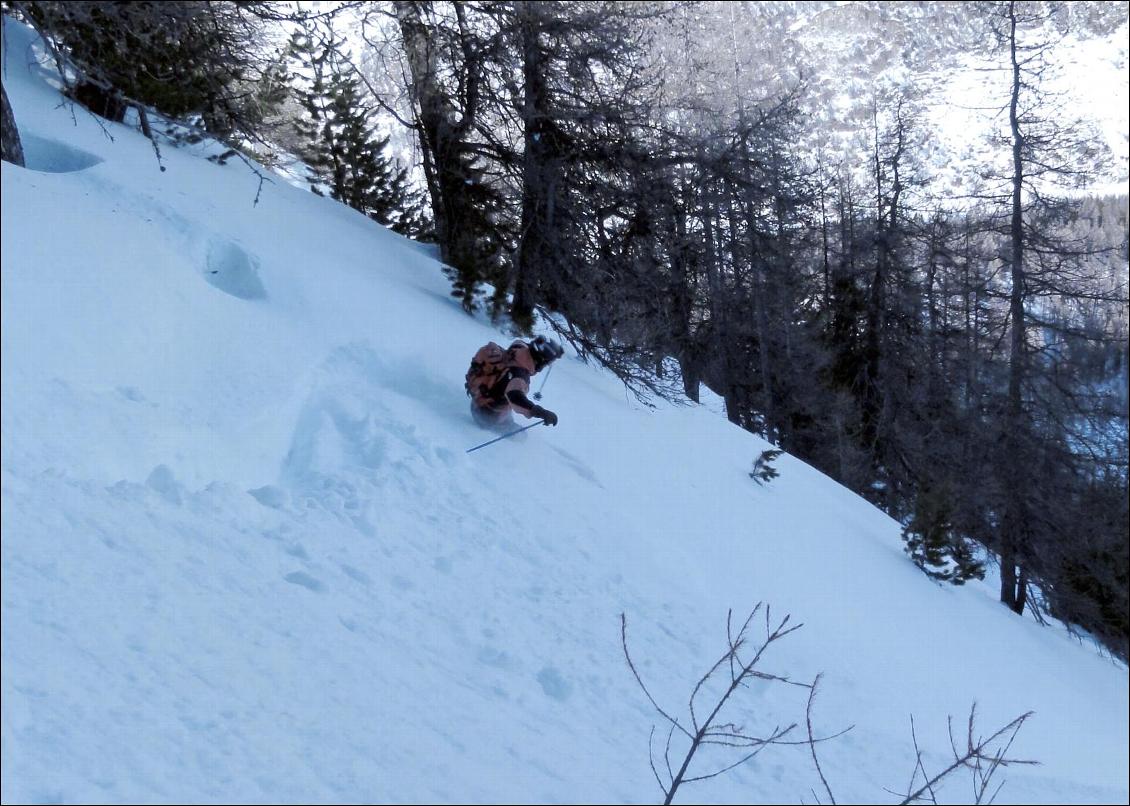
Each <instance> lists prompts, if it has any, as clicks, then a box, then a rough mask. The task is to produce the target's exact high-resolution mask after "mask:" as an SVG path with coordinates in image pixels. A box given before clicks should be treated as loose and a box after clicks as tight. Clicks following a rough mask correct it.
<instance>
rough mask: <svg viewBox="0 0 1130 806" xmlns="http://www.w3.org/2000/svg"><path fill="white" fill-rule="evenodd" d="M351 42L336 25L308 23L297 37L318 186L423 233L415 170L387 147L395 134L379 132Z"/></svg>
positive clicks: (303, 134)
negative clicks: (411, 174)
mask: <svg viewBox="0 0 1130 806" xmlns="http://www.w3.org/2000/svg"><path fill="white" fill-rule="evenodd" d="M344 46H345V43H344V41H343V40H342V39H341V38H340V37H338V36H337V35H336V34H335V33H334V32H333V30H332V28H327V29H326V30H325V31H324V32H321V33H320V34H319V33H316V32H314V31H312V30H310V29H307V30H302V31H299V32H297V33H295V34H294V36H293V37H292V39H291V52H292V54H293V55H294V58H295V59H296V61H297V62H298V64H299V65H300V73H301V75H300V76H299V77H298V82H299V86H298V88H297V92H298V98H299V103H300V104H301V106H302V108H303V110H304V111H305V113H306V114H305V116H304V117H303V118H302V119H300V120H298V121H296V122H295V129H296V132H297V133H298V135H299V137H300V138H301V139H302V141H303V145H302V148H301V151H300V153H299V156H300V157H301V158H302V159H303V160H304V161H305V162H306V165H307V166H308V168H309V170H310V176H309V181H310V188H311V190H313V191H314V192H315V193H318V194H328V195H329V196H330V197H331V198H334V199H337V200H338V201H340V202H343V203H344V204H347V205H349V206H350V207H352V208H353V209H355V210H357V211H359V212H361V213H364V214H365V215H367V216H369V217H370V218H372V219H373V220H374V221H376V222H378V223H380V224H382V225H384V226H386V227H389V228H390V229H392V230H394V231H396V232H399V233H401V234H403V235H413V236H414V235H420V234H421V233H423V232H424V231H425V230H426V228H427V222H426V220H425V218H424V214H423V204H422V199H421V197H420V195H419V194H418V193H416V192H415V191H414V190H413V189H412V187H411V185H410V183H409V180H408V169H407V168H404V167H401V166H400V165H399V164H398V163H397V161H396V160H395V158H393V157H391V156H389V155H388V154H387V151H388V145H389V136H388V135H385V136H384V137H381V136H380V135H378V134H377V130H376V124H375V123H374V122H373V111H374V110H373V106H372V105H371V104H370V103H368V101H367V100H366V96H365V90H364V88H363V86H362V81H361V78H360V76H359V75H358V74H357V70H356V68H354V66H353V65H352V63H351V62H350V61H349V60H348V58H347V57H346V56H345V55H344V53H345V51H344Z"/></svg>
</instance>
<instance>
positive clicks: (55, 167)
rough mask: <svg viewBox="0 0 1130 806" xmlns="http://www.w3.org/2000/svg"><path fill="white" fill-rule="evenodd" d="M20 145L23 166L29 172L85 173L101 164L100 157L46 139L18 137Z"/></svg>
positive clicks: (57, 141) (32, 135)
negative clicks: (22, 152) (22, 154)
mask: <svg viewBox="0 0 1130 806" xmlns="http://www.w3.org/2000/svg"><path fill="white" fill-rule="evenodd" d="M20 144H21V145H22V146H23V150H24V165H25V166H26V167H27V169H28V170H30V171H40V172H42V173H51V174H65V173H72V172H74V171H85V170H86V169H87V168H92V167H94V166H95V165H97V164H98V163H100V162H102V158H101V157H96V156H94V155H93V154H91V153H90V152H88V151H83V150H82V149H81V148H75V147H74V146H70V145H67V144H66V143H63V142H60V141H59V140H53V139H51V138H48V137H37V136H35V135H34V134H25V135H22V136H21V137H20Z"/></svg>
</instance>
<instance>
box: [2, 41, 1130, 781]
mask: <svg viewBox="0 0 1130 806" xmlns="http://www.w3.org/2000/svg"><path fill="white" fill-rule="evenodd" d="M5 31H6V36H7V43H6V50H7V54H6V72H5V74H4V84H5V87H6V89H7V91H8V94H9V97H10V100H11V103H12V106H13V108H14V111H15V115H16V120H17V123H18V124H19V126H20V129H21V132H22V134H23V136H24V142H25V144H27V145H28V152H29V168H28V169H23V168H18V167H14V166H12V165H10V164H8V163H4V165H3V183H2V188H3V241H2V244H3V245H2V249H3V252H2V255H3V269H2V272H0V277H2V323H3V333H2V356H0V357H2V367H3V376H2V380H3V384H2V502H3V541H2V577H3V578H2V604H3V610H2V637H3V641H2V663H3V665H2V670H3V674H2V711H3V714H2V730H0V739H2V741H0V760H2V768H3V769H2V772H3V775H2V778H0V781H2V783H0V799H2V800H3V801H4V802H5V803H8V802H53V803H122V802H148V803H176V802H213V803H228V802H230V803H240V802H286V803H324V802H410V803H430V802H438V803H450V802H508V803H524V802H559V803H569V802H592V803H617V802H623V803H629V802H630V803H638V802H654V801H658V800H661V799H662V798H661V796H660V792H659V789H658V787H657V786H656V784H655V782H654V780H653V778H652V773H651V770H650V769H649V766H648V736H649V732H650V730H651V729H652V726H653V725H657V724H659V723H660V719H659V717H658V716H657V715H656V713H655V712H654V710H653V709H652V707H651V705H650V704H649V703H648V701H647V699H646V697H645V696H644V694H643V693H642V692H641V691H640V689H639V687H638V686H637V684H636V682H635V681H634V679H633V677H632V674H631V672H630V670H629V669H628V667H627V665H626V663H625V661H624V658H623V654H622V651H621V648H620V614H621V613H624V614H625V615H626V618H627V623H628V640H629V644H630V648H631V652H632V656H633V659H634V661H635V664H636V666H637V668H638V669H639V671H640V673H641V675H643V677H644V679H645V681H646V682H647V684H648V686H649V688H650V690H651V692H652V694H653V695H654V696H655V697H656V699H657V700H658V701H659V702H660V703H661V704H662V705H663V706H664V707H665V708H666V709H668V711H670V712H671V713H673V714H678V715H679V716H680V718H684V719H685V718H686V702H687V698H688V696H689V695H690V692H691V690H692V688H693V686H694V684H695V682H696V681H697V680H698V678H699V677H700V676H701V675H702V674H703V673H705V672H706V671H707V669H708V668H709V667H710V665H711V664H712V663H713V662H714V660H715V659H716V658H717V657H718V656H719V655H721V654H722V651H723V650H724V648H725V640H726V638H725V637H726V632H725V629H726V614H727V610H728V609H730V608H732V609H733V610H734V612H735V616H736V617H738V618H741V617H742V616H744V614H745V613H747V612H748V611H749V610H750V609H751V608H752V607H753V606H754V604H756V603H757V602H759V601H765V602H768V603H770V604H771V605H772V608H773V612H774V614H778V615H783V614H785V613H790V614H792V617H793V620H794V621H799V622H803V623H804V625H805V626H804V627H803V629H801V630H800V631H798V632H797V633H795V634H793V635H792V636H790V637H789V638H787V639H786V640H785V641H783V642H782V643H780V644H777V645H775V646H774V647H773V648H772V649H771V650H770V652H769V653H768V656H767V658H766V659H765V661H764V663H763V667H762V668H763V670H764V671H766V672H772V673H774V674H787V675H789V676H790V677H791V678H792V679H794V680H798V681H802V682H808V681H810V680H811V679H812V678H813V677H815V675H816V674H817V673H819V672H823V673H824V675H825V676H824V679H823V683H822V687H821V692H820V695H819V697H818V699H817V701H816V707H815V712H814V717H815V728H816V731H817V733H822V734H827V733H831V732H834V731H837V730H840V729H842V728H845V727H847V726H849V725H854V728H853V729H852V730H851V731H850V732H849V733H847V734H846V735H845V736H843V737H841V738H838V739H835V740H833V741H830V742H827V743H825V744H823V745H822V746H821V748H820V758H821V762H822V765H823V769H824V773H825V775H826V776H827V778H828V781H829V783H830V784H831V786H832V788H833V790H834V792H835V793H836V796H837V799H838V800H839V801H840V802H876V803H882V802H892V803H893V802H897V801H898V800H899V798H898V797H896V796H894V795H892V794H890V793H888V792H887V791H885V789H884V788H885V787H886V788H891V789H895V790H904V791H905V786H906V781H907V780H908V779H909V778H910V775H911V772H912V770H913V766H914V751H913V745H912V741H911V732H910V717H911V716H912V715H913V717H914V721H915V730H916V733H917V737H918V740H919V742H920V743H921V745H922V746H923V749H924V751H925V757H924V762H925V764H926V766H927V768H928V769H930V770H931V771H932V772H933V771H938V770H940V769H941V768H942V767H943V766H945V765H946V764H947V763H948V759H949V746H948V739H947V737H946V717H947V715H952V716H954V717H955V719H956V720H957V721H958V728H959V731H960V729H961V728H962V727H963V720H964V719H965V717H966V716H967V715H968V712H969V708H970V706H971V704H972V703H973V702H977V703H978V714H979V720H978V726H979V728H980V732H981V733H982V734H988V733H990V732H991V731H992V730H995V729H996V728H997V727H999V726H1001V725H1003V724H1004V723H1005V722H1007V721H1009V720H1011V719H1012V718H1013V717H1016V716H1018V715H1019V714H1021V713H1023V712H1026V711H1029V710H1032V711H1035V716H1034V717H1033V718H1032V719H1031V720H1030V722H1029V723H1028V724H1027V725H1026V726H1025V727H1024V728H1023V730H1022V731H1021V733H1020V735H1019V736H1018V738H1017V740H1016V742H1015V744H1014V745H1013V748H1012V754H1013V755H1015V756H1019V757H1022V758H1031V759H1037V760H1039V761H1040V762H1041V765H1040V766H1038V767H1023V768H1009V769H1008V770H1005V771H1004V777H1005V780H1006V781H1007V783H1006V784H1005V787H1004V789H1003V790H1002V792H1001V794H1000V797H999V801H1000V802H1027V803H1096V802H1111V803H1126V802H1127V800H1128V797H1130V786H1128V782H1127V755H1128V730H1127V722H1128V719H1127V709H1128V702H1127V699H1128V698H1127V690H1128V687H1127V671H1126V669H1125V667H1123V666H1121V665H1118V664H1115V663H1113V662H1112V661H1110V660H1109V659H1108V658H1104V657H1102V656H1101V655H1100V654H1099V653H1098V652H1097V651H1096V650H1095V648H1094V647H1093V646H1091V645H1089V644H1080V643H1079V642H1077V641H1076V640H1075V639H1073V638H1072V637H1070V636H1069V635H1067V634H1065V633H1064V632H1063V631H1062V630H1061V629H1057V628H1046V627H1041V626H1039V625H1037V624H1035V623H1034V622H1033V621H1032V620H1030V619H1019V618H1017V617H1015V616H1014V615H1012V614H1011V613H1009V612H1008V611H1007V610H1006V609H1005V608H1003V607H1002V606H1001V605H999V604H998V603H996V602H995V601H994V597H993V593H992V590H991V589H989V588H988V587H986V586H983V585H972V586H967V587H965V588H954V587H947V586H940V585H936V584H933V583H931V582H930V581H929V580H927V578H926V577H925V576H923V575H922V574H921V573H920V572H919V571H918V570H917V569H916V568H915V567H914V566H913V565H912V564H911V563H910V562H909V561H908V560H907V559H906V557H905V555H904V553H903V550H902V543H901V540H900V538H899V527H898V524H896V523H895V522H894V521H892V520H891V519H889V518H888V517H887V516H885V515H884V514H882V513H881V512H879V511H878V510H876V509H874V508H873V507H871V506H870V505H868V504H867V503H865V502H864V501H862V500H861V499H860V498H858V497H857V496H855V495H853V494H852V493H850V492H849V491H848V490H846V489H845V488H843V487H841V486H839V485H837V484H835V483H834V482H832V481H831V480H829V479H828V478H827V477H825V476H823V475H821V474H820V473H817V472H816V471H815V470H813V469H812V468H810V467H808V466H806V465H805V464H803V463H802V462H800V461H797V460H795V459H793V458H791V457H788V456H782V457H781V458H780V459H779V460H778V461H777V467H778V468H779V469H780V473H781V475H780V478H778V479H776V480H774V481H773V482H772V483H771V484H769V485H767V486H758V485H757V484H755V483H754V482H753V481H752V480H751V479H750V478H749V476H748V472H749V470H750V469H751V466H752V462H753V460H754V459H755V458H756V457H757V456H758V454H759V453H760V452H761V451H762V450H764V449H765V448H766V447H767V445H766V443H764V442H763V441H761V440H759V439H757V438H756V437H754V436H752V435H750V434H748V433H745V432H743V431H741V430H739V429H737V428H735V427H734V426H732V425H730V424H729V423H728V422H726V420H725V419H724V418H723V417H721V416H719V414H718V413H717V412H716V411H711V408H714V407H713V406H693V405H683V406H678V405H669V404H660V405H659V406H658V407H657V408H656V409H654V410H649V409H646V408H644V407H642V406H640V405H639V404H637V403H635V402H634V401H633V400H632V399H630V397H629V396H627V395H625V393H624V390H623V389H622V388H621V387H620V385H619V384H618V383H617V382H616V381H615V379H614V378H612V377H611V376H610V375H609V374H607V373H605V372H602V371H599V370H597V369H595V368H592V367H588V366H585V365H584V364H582V363H580V362H579V361H578V360H577V359H576V358H575V357H572V356H570V357H567V358H566V359H564V360H562V362H560V363H561V365H560V366H559V367H557V368H556V369H555V371H554V373H553V375H552V377H551V379H550V383H549V384H548V385H547V387H546V391H545V400H544V402H545V403H546V404H548V405H549V406H550V407H551V408H553V409H554V410H556V411H558V412H559V413H560V415H561V425H560V426H559V427H557V428H554V429H551V428H535V429H532V430H530V431H528V432H526V433H525V434H523V435H522V436H521V437H519V438H515V439H512V440H507V441H504V442H501V443H498V444H496V445H492V446H490V447H489V448H486V449H484V450H481V451H478V452H476V453H473V454H469V455H468V454H466V453H465V450H466V449H467V448H468V447H471V446H472V445H475V444H477V443H479V442H482V441H484V440H485V439H487V438H489V437H490V436H491V435H489V434H485V433H484V432H482V431H481V430H479V429H477V428H476V427H475V426H474V425H473V424H472V422H471V420H470V418H469V416H468V412H467V404H466V398H465V397H464V395H463V389H462V379H463V373H464V371H465V369H466V366H467V362H468V360H469V358H470V356H471V355H472V354H473V353H474V351H475V350H476V349H477V348H478V347H479V346H480V345H481V344H483V343H485V342H486V341H487V340H490V339H495V340H498V339H505V338H506V336H505V335H504V334H500V333H498V332H496V331H494V330H492V329H491V327H490V326H489V325H488V324H487V323H485V322H484V321H482V320H481V319H476V318H472V317H468V316H467V315H466V314H464V313H463V312H462V311H461V310H460V309H459V307H458V306H457V304H456V303H455V302H454V301H453V300H452V299H451V298H450V296H449V293H448V284H447V281H446V280H445V279H444V277H443V275H442V274H441V271H440V267H439V265H438V264H437V263H436V262H435V261H434V260H433V259H432V258H431V257H429V256H428V254H427V250H424V249H421V248H419V247H418V246H417V245H415V244H413V243H411V242H409V241H406V240H405V239H403V238H401V237H399V236H397V235H395V234H393V233H391V232H389V231H386V230H384V229H383V228H381V227H379V226H377V225H375V224H373V223H372V222H371V221H369V220H368V219H366V218H364V217H363V216H361V215H359V214H357V213H355V212H353V211H351V210H349V209H347V208H345V207H343V206H341V205H339V204H337V203H335V202H333V201H330V200H327V199H324V198H320V197H318V196H315V195H313V194H310V193H307V192H304V191H302V190H300V189H298V188H295V187H292V186H291V185H290V184H288V183H287V182H286V181H285V180H283V179H281V178H276V179H275V180H274V181H273V182H269V183H267V184H265V186H264V187H263V188H262V195H261V198H260V200H259V202H258V204H254V203H253V201H254V199H255V196H256V191H257V186H258V179H257V177H256V175H255V174H254V173H253V172H252V171H251V170H249V169H248V167H247V166H245V165H243V164H242V163H240V162H239V161H231V162H229V163H228V164H227V165H223V166H221V165H217V164H215V163H213V162H209V161H207V160H205V159H203V156H202V155H203V153H204V149H203V147H197V148H195V149H194V148H186V149H174V148H170V147H167V148H165V149H164V152H163V156H164V162H165V165H166V167H167V170H166V171H165V172H161V171H159V170H158V166H157V162H156V160H155V157H154V153H153V149H152V148H151V146H150V145H149V144H148V142H147V141H146V140H144V139H143V138H142V137H141V136H140V135H139V134H137V133H136V132H134V131H132V130H131V129H129V128H127V127H124V126H119V125H115V124H100V123H99V122H97V121H96V120H95V119H93V118H92V117H91V116H89V115H87V114H86V113H85V112H83V111H81V110H78V109H73V108H72V107H70V106H69V105H67V104H64V103H61V99H60V97H59V95H58V93H57V91H56V90H55V88H54V87H53V85H52V83H51V81H50V71H49V70H47V68H46V66H45V64H46V63H45V62H44V61H43V60H42V57H41V55H38V56H37V55H36V53H35V51H34V50H33V49H32V47H31V44H32V38H31V36H30V35H29V34H28V32H27V31H26V29H23V28H22V27H19V26H17V25H15V24H8V25H7V26H6V29H5ZM804 702H805V691H804V690H803V689H799V688H796V687H791V686H784V685H781V684H779V683H768V682H765V681H757V682H756V683H755V684H754V685H752V686H751V687H750V688H749V689H748V690H743V691H741V692H739V694H738V695H737V696H736V698H735V700H734V701H733V702H732V703H731V704H730V705H729V706H727V709H728V710H727V711H726V712H725V716H726V718H727V721H732V722H735V723H739V724H742V725H744V726H745V727H746V728H747V729H748V730H750V731H754V732H756V731H760V732H768V731H769V730H771V729H772V728H773V726H775V725H778V724H780V725H788V724H790V723H792V722H794V721H800V722H801V723H802V724H803V719H804ZM658 733H659V734H660V735H662V734H663V733H664V730H663V726H662V725H661V724H659V730H658ZM797 738H800V737H799V736H798V737H797ZM959 739H960V736H959ZM722 750H723V748H710V750H709V754H708V755H706V754H704V755H703V756H702V757H701V758H700V759H699V762H701V763H698V764H696V766H694V767H692V772H694V771H697V772H700V773H702V772H708V771H710V770H711V769H713V768H716V767H717V766H720V765H721V764H723V763H728V762H730V761H732V760H734V757H733V755H730V754H727V753H725V752H722ZM814 792H815V793H819V794H821V795H822V794H823V790H822V789H821V787H820V783H819V779H818V777H817V775H816V772H815V769H814V767H813V765H812V760H811V757H810V755H809V753H808V751H807V749H805V748H803V747H795V746H781V747H771V748H768V749H767V750H765V751H764V752H763V753H762V754H761V755H759V756H758V757H756V758H755V759H754V760H753V761H751V762H750V763H749V764H747V765H745V766H743V767H740V768H738V769H736V770H733V771H731V772H729V773H726V774H725V775H723V776H720V777H718V778H714V779H711V780H708V781H705V782H700V783H693V784H686V785H685V786H684V788H683V789H681V790H680V791H679V793H678V797H677V800H678V801H679V802H690V801H693V802H715V803H753V802H765V803H790V802H791V803H795V802H800V801H802V800H803V801H807V802H812V801H813V800H814V799H815V797H814V794H813V793H814ZM939 796H940V799H941V800H942V801H943V802H945V801H949V802H962V801H969V800H970V799H971V797H972V794H971V788H970V786H969V780H968V778H967V777H956V776H955V777H954V778H951V779H949V781H948V783H947V784H946V785H945V786H944V788H943V789H942V791H941V792H940V795H939Z"/></svg>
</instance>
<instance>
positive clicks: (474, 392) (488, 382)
mask: <svg viewBox="0 0 1130 806" xmlns="http://www.w3.org/2000/svg"><path fill="white" fill-rule="evenodd" d="M509 368H510V355H509V351H507V350H504V349H502V348H501V347H499V346H498V345H497V344H495V343H494V342H493V341H492V342H490V343H488V344H485V345H483V346H482V347H480V348H479V351H478V352H477V353H475V357H474V358H472V359H471V368H470V369H468V370H467V380H466V383H464V384H463V387H464V388H465V389H466V390H467V394H468V395H470V396H471V400H473V401H474V402H475V405H476V406H481V407H486V406H489V405H491V404H492V403H496V402H497V398H498V396H496V395H495V394H493V392H494V391H495V387H497V385H498V383H499V381H501V380H502V379H503V377H504V376H505V375H506V370H507V369H509Z"/></svg>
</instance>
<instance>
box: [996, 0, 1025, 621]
mask: <svg viewBox="0 0 1130 806" xmlns="http://www.w3.org/2000/svg"><path fill="white" fill-rule="evenodd" d="M1009 18H1010V23H1011V30H1010V37H1011V39H1010V43H1009V44H1010V49H1011V57H1012V98H1011V102H1010V104H1009V115H1008V119H1009V125H1010V129H1011V134H1012V216H1011V220H1010V226H1009V235H1010V238H1009V240H1010V246H1011V254H1010V256H1009V268H1010V271H1011V275H1012V291H1011V293H1010V295H1009V317H1010V319H1011V322H1010V324H1011V327H1012V339H1011V342H1010V345H1009V367H1008V398H1007V403H1006V408H1005V424H1004V448H1005V454H1004V457H1003V461H1004V462H1005V463H1006V465H1005V472H1004V474H1003V476H1004V480H1005V491H1004V494H1005V506H1004V517H1003V518H1002V521H1001V548H1000V551H1001V601H1002V602H1003V603H1004V604H1006V605H1008V607H1010V608H1011V609H1012V610H1014V611H1016V612H1017V613H1022V612H1023V611H1024V600H1025V597H1024V588H1025V575H1024V572H1023V570H1021V573H1020V575H1019V577H1017V575H1016V572H1015V569H1016V567H1017V565H1018V563H1020V562H1022V561H1023V558H1022V557H1021V552H1022V551H1023V549H1024V548H1025V543H1026V540H1025V538H1024V532H1025V531H1026V528H1027V520H1028V517H1029V515H1028V513H1027V512H1026V511H1025V498H1026V490H1025V489H1024V488H1025V485H1026V479H1025V457H1024V456H1023V455H1022V444H1023V435H1022V431H1023V429H1024V404H1023V399H1022V385H1023V381H1024V374H1025V369H1026V364H1027V357H1026V349H1025V323H1026V322H1025V310H1024V296H1025V277H1024V216H1023V208H1022V206H1021V204H1022V198H1023V196H1022V193H1023V185H1024V159H1023V151H1022V149H1023V142H1024V141H1023V135H1022V133H1021V131H1020V120H1019V105H1020V87H1021V83H1020V64H1019V62H1018V61H1017V53H1016V16H1015V12H1014V9H1013V7H1012V6H1011V5H1010V6H1009Z"/></svg>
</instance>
